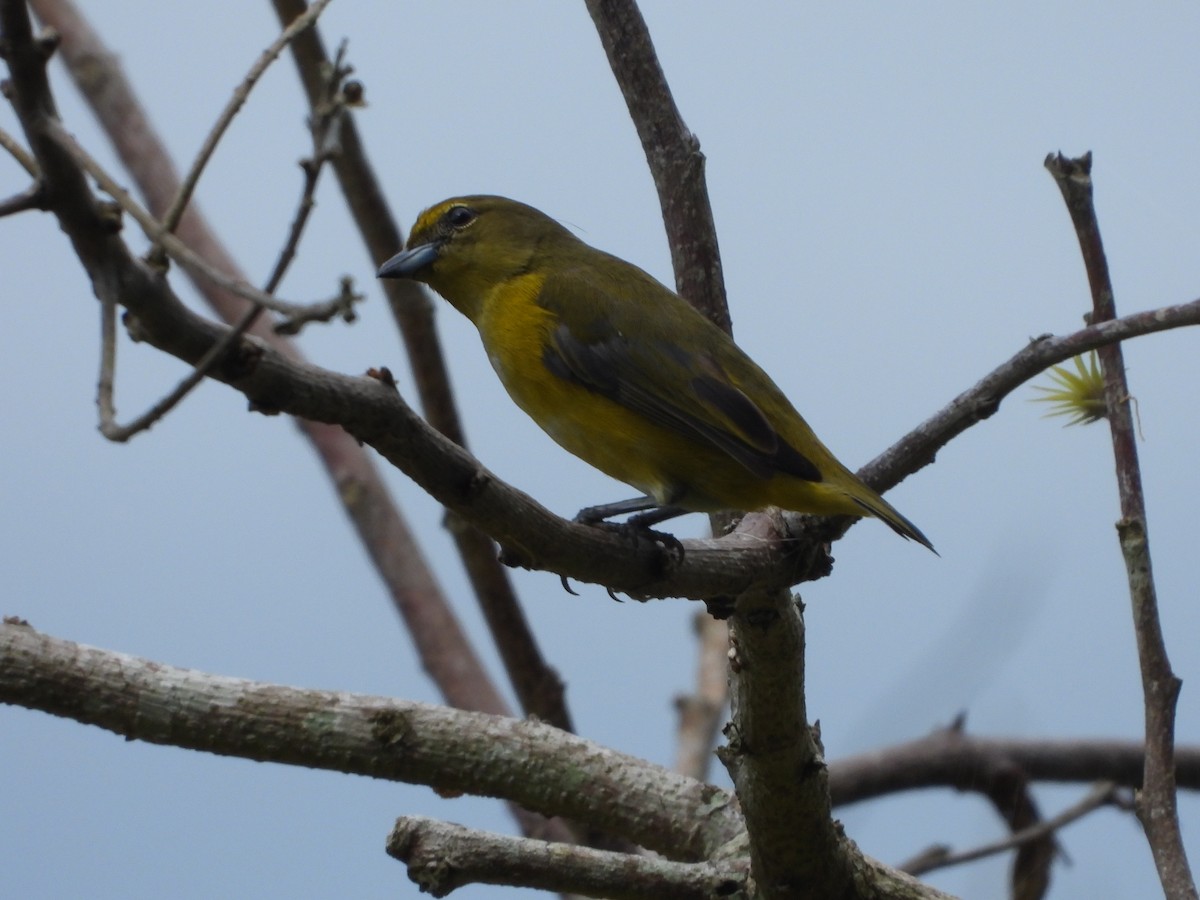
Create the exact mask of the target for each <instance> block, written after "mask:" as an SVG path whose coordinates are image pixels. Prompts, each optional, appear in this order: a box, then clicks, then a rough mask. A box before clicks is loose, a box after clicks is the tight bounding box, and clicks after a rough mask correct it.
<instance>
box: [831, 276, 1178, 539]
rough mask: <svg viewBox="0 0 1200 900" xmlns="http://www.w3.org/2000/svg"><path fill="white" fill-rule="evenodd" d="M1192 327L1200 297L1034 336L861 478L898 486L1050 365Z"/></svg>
mask: <svg viewBox="0 0 1200 900" xmlns="http://www.w3.org/2000/svg"><path fill="white" fill-rule="evenodd" d="M1189 325H1200V299H1197V300H1192V301H1190V302H1187V303H1180V304H1178V305H1175V306H1164V307H1160V308H1159V309H1150V310H1146V311H1144V312H1140V313H1133V314H1132V315H1128V316H1125V317H1123V318H1120V319H1114V320H1112V321H1110V322H1098V323H1096V324H1094V325H1090V326H1088V327H1087V328H1084V329H1081V330H1080V331H1076V332H1073V333H1071V334H1067V335H1062V336H1059V337H1055V336H1053V335H1043V336H1041V337H1038V338H1034V339H1033V340H1032V341H1030V342H1029V345H1028V346H1027V347H1025V348H1024V349H1022V350H1020V351H1018V352H1017V353H1016V354H1014V355H1013V356H1012V357H1010V358H1009V359H1008V360H1007V361H1005V362H1004V363H1001V364H1000V365H999V366H997V367H996V368H995V369H993V370H992V371H991V372H989V373H988V374H987V375H985V376H984V377H983V378H982V379H981V380H980V381H979V382H978V383H977V384H975V385H974V386H973V387H970V388H968V389H967V390H965V391H963V392H962V393H961V394H959V395H958V396H957V397H955V398H954V399H953V400H951V401H950V402H949V403H947V404H946V405H945V406H944V407H943V408H942V409H940V410H939V411H938V412H936V413H934V414H933V415H932V416H930V417H929V418H928V419H926V420H925V421H924V422H922V423H921V424H920V425H918V426H917V427H916V428H914V429H913V430H912V431H910V432H909V433H908V434H906V435H905V436H904V437H902V438H901V439H900V440H898V441H897V442H896V443H894V444H893V445H892V446H891V447H889V448H888V449H887V450H885V451H884V452H883V453H881V454H880V455H879V456H877V457H875V459H873V460H871V462H869V463H867V465H865V466H863V467H862V468H861V469H859V471H858V475H859V477H860V478H862V479H863V480H864V481H866V482H867V483H868V484H869V485H871V487H873V488H875V489H876V490H878V491H885V490H888V489H890V488H893V487H895V486H896V485H897V484H899V483H900V482H901V481H903V480H904V479H905V478H906V477H908V476H909V475H911V474H912V473H914V472H917V471H920V470H921V469H923V468H925V467H926V466H927V465H929V464H930V463H932V462H933V459H934V456H935V455H936V453H937V451H938V450H940V449H941V448H942V447H944V446H946V444H948V443H950V441H952V440H953V439H954V438H956V437H958V435H960V434H962V433H963V432H964V431H966V430H967V429H968V428H970V427H971V426H972V425H975V424H977V423H978V422H982V421H983V420H984V419H987V418H989V417H991V416H992V415H993V414H994V413H995V412H996V410H998V409H999V408H1000V402H1001V401H1002V400H1003V399H1004V398H1005V397H1007V396H1008V395H1009V394H1011V393H1012V392H1013V391H1014V390H1016V389H1017V388H1018V387H1020V386H1021V385H1022V384H1024V383H1025V382H1026V381H1028V380H1029V379H1031V378H1033V377H1035V376H1037V375H1038V374H1039V373H1041V372H1044V371H1045V370H1046V369H1048V368H1050V367H1051V366H1053V365H1056V364H1058V363H1060V362H1063V361H1064V360H1067V359H1071V358H1072V357H1074V356H1078V355H1079V354H1081V353H1086V352H1087V351H1089V350H1095V349H1097V348H1098V347H1103V346H1105V345H1108V344H1115V343H1117V342H1118V341H1124V340H1128V339H1129V338H1133V337H1139V336H1141V335H1145V334H1153V333H1155V332H1158V331H1166V330H1167V329H1171V328H1182V327H1185V326H1189ZM843 530H844V529H843Z"/></svg>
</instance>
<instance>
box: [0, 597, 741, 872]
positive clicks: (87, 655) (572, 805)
mask: <svg viewBox="0 0 1200 900" xmlns="http://www.w3.org/2000/svg"><path fill="white" fill-rule="evenodd" d="M0 702H4V703H15V704H18V705H21V706H24V707H27V708H30V709H40V710H43V711H45V712H48V713H51V714H53V715H57V716H64V717H66V718H70V719H74V720H75V721H77V722H83V723H86V724H90V725H97V726H99V727H101V728H104V729H106V730H108V731H112V732H114V733H116V734H119V735H122V736H123V737H125V738H127V739H133V740H142V741H147V742H149V743H153V744H165V745H170V746H176V747H184V748H187V749H192V750H202V751H204V752H207V753H216V754H220V755H223V756H237V757H241V758H245V759H254V760H259V761H263V762H277V763H284V764H288V765H297V766H307V767H310V768H317V769H329V770H332V771H338V772H346V773H349V774H355V775H366V776H368V777H371V778H382V779H388V780H392V781H404V782H409V783H412V784H424V785H429V786H430V787H433V788H436V789H437V790H439V791H442V792H444V793H471V794H476V795H480V796H495V797H504V798H507V799H509V800H511V801H514V802H516V803H519V804H520V805H521V806H523V807H525V808H526V809H530V810H536V811H539V812H541V813H544V814H546V815H567V816H570V817H571V818H573V819H576V820H578V821H581V822H587V823H589V824H591V825H594V826H595V827H597V828H602V829H604V830H605V831H606V832H608V833H612V834H618V835H622V836H625V837H628V838H629V839H630V840H633V841H635V842H636V843H638V844H640V845H642V846H645V847H648V848H651V849H653V850H656V851H657V852H660V853H662V854H664V855H666V856H668V857H669V858H672V859H677V860H685V861H696V860H702V859H707V858H709V857H710V856H711V855H712V854H713V853H714V852H715V851H716V849H717V848H719V847H720V846H722V845H724V844H725V843H727V842H728V841H729V840H731V839H732V838H733V837H735V836H736V835H737V834H738V833H739V832H740V830H741V824H740V820H739V818H738V816H737V813H736V811H735V809H734V806H733V804H732V802H731V798H730V797H728V796H727V795H725V794H724V792H722V791H720V790H719V789H717V788H713V787H710V786H708V785H704V784H701V783H699V782H697V781H693V780H692V779H690V778H684V777H682V776H679V775H676V774H674V773H673V772H671V771H670V770H668V769H665V768H662V767H661V766H656V765H654V764H652V763H648V762H644V761H642V760H639V759H636V758H635V757H631V756H627V755H624V754H621V753H618V752H616V751H613V750H609V749H607V748H605V747H602V746H600V745H598V744H595V743H592V742H591V741H587V740H584V739H583V738H579V737H576V736H574V735H571V734H567V733H566V732H564V731H562V730H561V729H558V728H554V727H553V726H550V725H546V724H544V723H541V722H536V721H532V720H518V719H511V718H508V717H506V716H492V715H487V714H484V713H477V712H468V711H463V710H455V709H451V708H449V707H441V706H432V705H429V704H424V703H415V702H408V701H402V700H392V699H389V698H385V697H370V696H363V695H357V694H350V693H345V692H340V691H318V690H304V689H300V688H291V687H285V686H282V685H276V684H266V683H261V682H253V681H246V680H242V679H236V678H226V677H223V676H218V675H209V674H206V673H203V672H197V671H194V670H191V669H180V668H176V667H174V666H169V665H165V664H163V663H158V662H153V661H151V660H146V659H140V658H137V657H133V656H129V655H126V654H123V653H113V652H109V651H105V650H99V649H96V648H93V647H87V646H84V645H82V644H76V643H73V642H71V641H65V640H61V639H59V638H54V637H50V636H49V635H45V634H41V633H39V632H37V631H35V630H34V629H32V628H31V627H29V626H28V625H27V624H24V623H19V622H17V621H15V620H5V622H4V624H2V625H0ZM581 784H586V785H587V790H580V789H579V787H580V785H581Z"/></svg>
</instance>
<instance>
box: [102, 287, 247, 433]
mask: <svg viewBox="0 0 1200 900" xmlns="http://www.w3.org/2000/svg"><path fill="white" fill-rule="evenodd" d="M262 311H263V310H262V307H261V306H259V305H258V304H253V305H251V306H250V307H248V308H247V309H246V312H245V314H244V315H243V316H242V318H241V320H240V321H238V322H237V323H235V324H234V326H233V327H232V328H230V329H229V330H228V331H226V332H225V334H224V335H222V336H221V339H220V340H219V341H217V342H216V343H214V344H213V345H212V347H211V348H209V350H208V352H206V353H205V354H204V356H202V357H201V358H200V360H199V362H197V363H196V365H195V366H193V367H192V371H190V372H188V374H187V375H186V376H185V377H184V378H183V379H182V380H181V381H180V382H179V384H177V385H175V387H174V389H173V390H172V391H171V392H170V393H169V394H167V395H165V396H164V397H163V398H162V399H160V400H159V401H158V402H157V403H155V404H154V405H153V406H151V407H150V408H149V409H148V410H146V411H145V412H144V413H142V414H141V415H140V416H138V417H137V418H136V419H134V420H133V421H132V422H129V423H128V424H126V425H120V424H118V423H117V421H116V415H117V409H116V405H115V403H114V402H113V381H114V377H115V370H116V353H117V351H116V345H117V340H116V331H117V314H116V303H115V302H113V301H112V300H111V299H109V298H105V299H104V300H102V301H101V303H100V322H101V324H100V332H101V342H100V345H101V350H100V377H99V378H98V379H97V382H96V384H97V387H96V405H97V406H98V407H99V408H100V433H101V434H102V435H104V436H105V437H106V438H108V439H109V440H110V441H114V442H116V443H124V442H125V441H128V440H129V439H130V438H132V437H134V436H135V435H137V434H140V433H141V432H143V431H146V430H147V429H149V428H150V427H151V426H152V425H154V423H155V422H157V421H158V420H159V419H161V418H162V417H163V416H165V415H166V414H167V413H169V412H170V411H171V410H172V409H174V408H175V406H176V405H178V403H179V401H181V400H182V399H183V398H184V397H186V396H187V395H188V393H189V392H190V391H191V390H192V389H193V388H194V387H196V385H198V384H199V383H200V382H201V381H203V380H204V379H205V378H206V377H208V374H209V373H210V372H211V371H212V369H213V366H215V365H216V364H217V363H218V361H220V360H222V359H224V358H225V354H226V353H227V352H228V351H229V349H230V348H231V347H233V345H234V344H236V343H237V342H238V341H239V340H240V339H241V337H242V335H243V334H245V333H246V331H247V329H249V328H250V327H251V326H252V325H253V324H254V322H255V320H256V319H257V318H258V317H259V315H261V313H262Z"/></svg>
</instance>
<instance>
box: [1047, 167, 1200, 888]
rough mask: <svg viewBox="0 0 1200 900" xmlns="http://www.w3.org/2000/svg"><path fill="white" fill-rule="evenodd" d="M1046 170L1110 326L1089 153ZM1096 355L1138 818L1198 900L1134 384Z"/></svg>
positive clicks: (1165, 866)
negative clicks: (1120, 585) (1139, 761)
mask: <svg viewBox="0 0 1200 900" xmlns="http://www.w3.org/2000/svg"><path fill="white" fill-rule="evenodd" d="M1046 168H1047V169H1049V171H1050V174H1051V175H1052V176H1053V177H1054V181H1055V183H1056V184H1057V185H1058V188H1059V190H1060V191H1061V192H1062V195H1063V200H1064V201H1065V202H1066V205H1067V211H1068V212H1069V213H1070V215H1071V223H1072V224H1073V225H1074V226H1075V234H1076V236H1077V237H1078V239H1079V248H1080V251H1081V252H1082V254H1083V264H1084V267H1085V268H1086V270H1087V276H1088V285H1089V287H1090V288H1091V292H1092V315H1091V322H1092V323H1093V324H1098V323H1101V322H1110V321H1112V320H1114V319H1116V317H1117V307H1116V302H1115V300H1114V298H1113V289H1112V280H1111V278H1110V277H1109V273H1108V261H1107V259H1106V258H1105V254H1104V244H1103V242H1102V241H1101V239H1100V225H1099V222H1098V221H1097V219H1096V208H1095V206H1094V204H1093V202H1092V155H1091V154H1090V153H1088V154H1085V155H1084V156H1082V157H1080V158H1079V159H1067V158H1066V157H1064V156H1063V155H1062V154H1061V153H1059V154H1057V155H1055V154H1051V155H1049V156H1047V157H1046ZM1098 355H1099V357H1100V366H1101V369H1102V370H1103V372H1104V396H1105V400H1106V404H1107V407H1108V415H1107V417H1108V424H1109V429H1110V431H1111V432H1112V444H1113V458H1114V460H1115V462H1116V469H1117V490H1118V493H1119V495H1120V498H1121V521H1120V522H1118V523H1117V531H1118V533H1119V536H1120V543H1121V553H1122V555H1123V556H1124V558H1125V568H1126V571H1127V573H1128V578H1129V595H1130V600H1131V601H1132V607H1133V625H1134V634H1135V637H1136V638H1137V649H1138V661H1139V664H1140V669H1141V673H1142V694H1143V696H1144V698H1145V717H1146V766H1145V774H1144V776H1143V782H1142V790H1141V793H1140V794H1139V796H1138V818H1139V819H1140V820H1141V822H1142V827H1143V828H1144V829H1145V831H1146V838H1147V840H1148V841H1149V842H1150V849H1151V851H1152V852H1153V854H1154V864H1155V865H1156V866H1157V867H1158V877H1159V881H1160V882H1161V883H1162V886H1163V891H1164V892H1165V894H1166V896H1167V898H1168V900H1176V898H1178V900H1196V898H1197V897H1198V896H1200V895H1198V894H1197V892H1196V882H1195V879H1194V878H1193V877H1192V873H1191V869H1190V868H1189V867H1188V861H1187V851H1186V850H1185V849H1184V846H1183V835H1182V834H1181V833H1180V830H1179V809H1178V804H1177V800H1176V791H1175V759H1174V756H1175V705H1176V702H1177V701H1178V699H1179V690H1180V688H1181V687H1182V686H1183V683H1182V682H1181V681H1180V680H1179V678H1178V677H1176V675H1175V673H1174V672H1173V671H1172V670H1171V661H1170V659H1169V658H1168V657H1167V645H1166V641H1165V640H1164V639H1163V633H1162V624H1161V622H1160V621H1159V617H1158V599H1157V597H1156V594H1155V589H1154V574H1153V570H1152V569H1151V566H1150V542H1149V535H1148V526H1147V520H1146V501H1145V496H1144V494H1143V493H1142V473H1141V467H1140V466H1139V464H1138V452H1137V436H1136V432H1135V431H1134V425H1133V415H1132V412H1131V410H1130V400H1129V385H1128V383H1127V382H1126V378H1125V358H1124V354H1123V353H1122V351H1121V345H1120V344H1110V345H1108V346H1105V347H1101V348H1099V353H1098Z"/></svg>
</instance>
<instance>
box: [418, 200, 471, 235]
mask: <svg viewBox="0 0 1200 900" xmlns="http://www.w3.org/2000/svg"><path fill="white" fill-rule="evenodd" d="M460 202H461V201H460V200H458V199H453V200H444V201H443V202H441V203H439V204H438V205H437V206H431V207H429V209H427V210H425V212H423V213H421V215H419V216H417V221H416V222H415V223H414V224H413V227H412V234H411V235H409V240H411V239H412V238H413V237H415V236H417V235H419V234H424V233H425V232H426V231H428V230H429V229H431V228H433V226H434V225H436V224H437V221H438V219H440V218H441V217H442V214H443V213H445V212H446V210H448V209H449V208H450V207H452V206H454V205H455V204H456V203H460Z"/></svg>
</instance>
